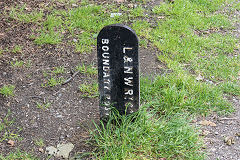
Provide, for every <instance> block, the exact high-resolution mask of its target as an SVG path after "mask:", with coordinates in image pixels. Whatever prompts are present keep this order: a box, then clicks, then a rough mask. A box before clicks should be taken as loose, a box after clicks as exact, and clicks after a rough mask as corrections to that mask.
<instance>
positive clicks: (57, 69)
mask: <svg viewBox="0 0 240 160" xmlns="http://www.w3.org/2000/svg"><path fill="white" fill-rule="evenodd" d="M52 73H54V74H63V73H65V68H64V67H63V66H60V67H55V68H54V70H53V71H52Z"/></svg>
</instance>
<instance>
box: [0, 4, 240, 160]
mask: <svg viewBox="0 0 240 160" xmlns="http://www.w3.org/2000/svg"><path fill="white" fill-rule="evenodd" d="M159 2H160V1H154V4H158V3H159ZM20 3H27V4H28V6H29V7H31V6H32V7H33V6H34V7H36V6H37V7H40V6H38V4H40V2H36V1H27V0H25V1H21V2H20V1H13V0H12V1H8V0H5V1H3V2H0V10H3V9H5V10H8V8H10V6H12V5H14V4H20ZM41 3H44V4H47V3H49V2H48V1H47V0H45V1H41ZM59 7H64V6H59ZM235 14H236V16H238V17H239V19H240V15H239V13H235ZM0 22H1V23H0V47H2V48H9V49H11V48H14V46H16V45H21V46H22V53H20V54H18V53H17V54H15V53H11V52H9V53H7V54H3V55H2V56H1V57H0V86H1V85H4V84H14V85H15V93H14V94H15V96H14V97H4V96H3V95H1V94H0V117H4V115H6V113H7V112H8V110H10V111H11V114H10V117H11V118H13V119H15V124H14V126H13V127H12V129H14V130H15V131H16V132H18V134H19V135H20V137H21V138H22V141H18V142H16V143H15V144H14V146H13V147H11V146H10V145H9V144H7V142H6V141H3V142H1V143H0V154H7V153H9V152H10V151H14V150H15V149H16V148H20V149H21V150H24V151H27V152H30V153H34V155H35V156H37V157H39V158H40V159H46V157H47V155H46V154H45V153H42V152H41V151H39V146H37V145H36V143H35V141H36V140H38V139H43V140H44V147H43V149H45V147H46V146H56V145H57V144H59V143H62V142H72V143H73V144H74V145H75V148H74V151H73V152H72V153H71V155H72V156H73V155H74V154H75V153H77V152H80V153H81V152H87V151H91V149H92V147H91V146H88V145H87V144H86V143H85V140H86V139H88V137H89V135H88V132H87V130H86V128H87V127H88V124H89V122H90V121H92V120H98V119H99V111H98V99H97V98H86V97H82V93H81V92H79V85H80V84H82V83H85V82H88V83H92V82H94V81H95V82H97V75H96V74H94V75H87V74H83V73H78V74H77V75H76V76H75V77H74V78H73V80H72V81H70V82H69V83H67V84H65V85H57V86H55V87H42V84H43V83H46V76H44V73H45V72H47V73H49V72H50V71H52V70H53V69H54V67H57V66H63V67H64V68H65V70H66V72H65V73H63V74H61V76H62V77H63V78H65V79H67V78H68V77H70V76H71V75H72V70H73V69H74V68H75V67H76V66H78V65H81V64H83V63H84V64H86V65H93V66H94V67H95V68H96V63H97V61H96V49H94V50H93V51H92V52H91V53H86V54H87V55H86V54H78V53H75V51H74V48H72V47H71V46H69V45H68V44H67V40H65V41H64V42H63V43H62V44H61V47H59V46H55V45H42V46H38V45H36V44H35V43H34V42H33V39H31V38H30V37H31V33H32V28H34V27H35V25H34V24H31V23H30V24H26V23H20V24H19V23H18V22H16V21H14V20H10V19H9V18H8V17H5V16H4V15H3V14H1V15H0ZM236 26H237V27H238V29H237V30H236V36H239V35H240V28H239V26H240V24H236ZM156 52H157V51H156V49H154V48H152V49H149V48H148V49H144V48H143V47H142V48H140V50H139V54H140V62H141V64H140V71H141V75H142V76H146V75H147V76H153V75H154V74H159V73H161V71H162V70H161V69H160V68H163V67H162V64H161V63H160V62H158V61H157V58H156V56H155V54H156ZM16 60H18V61H20V60H23V61H24V63H27V62H30V63H31V64H30V66H29V67H20V68H16V67H13V66H12V65H11V64H10V63H9V62H11V61H16ZM228 98H229V99H230V101H232V102H233V103H234V106H235V108H236V112H235V113H234V114H233V115H232V116H230V117H228V118H224V117H219V116H214V115H213V116H211V117H208V118H206V119H209V120H211V121H213V122H215V123H216V125H217V126H216V127H210V126H208V127H203V128H202V129H203V130H208V131H209V134H208V135H206V136H205V141H206V151H207V152H209V159H210V160H215V159H217V158H219V159H220V160H238V159H240V148H239V146H240V138H239V137H238V136H236V133H239V132H240V100H239V98H237V97H228ZM37 103H41V104H46V103H50V106H49V107H48V108H42V109H41V108H38V107H37ZM16 126H18V127H19V128H21V129H17V127H16ZM226 136H233V137H234V139H235V143H234V144H232V145H230V146H228V145H226V143H224V137H226Z"/></svg>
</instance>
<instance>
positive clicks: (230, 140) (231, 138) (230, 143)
mask: <svg viewBox="0 0 240 160" xmlns="http://www.w3.org/2000/svg"><path fill="white" fill-rule="evenodd" d="M224 142H225V143H226V144H227V145H229V146H231V145H232V144H234V143H235V140H234V137H232V136H228V137H226V138H225V139H224Z"/></svg>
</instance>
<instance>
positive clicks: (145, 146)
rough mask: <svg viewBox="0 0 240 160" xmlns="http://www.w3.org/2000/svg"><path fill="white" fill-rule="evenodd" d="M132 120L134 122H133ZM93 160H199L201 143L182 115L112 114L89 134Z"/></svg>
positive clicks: (201, 157) (140, 112)
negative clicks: (94, 152)
mask: <svg viewBox="0 0 240 160" xmlns="http://www.w3.org/2000/svg"><path fill="white" fill-rule="evenodd" d="M133 119H134V120H133ZM91 134H92V136H93V138H94V141H95V145H96V146H97V152H96V154H95V155H94V156H95V157H96V158H97V159H160V158H166V159H192V160H193V159H194V160H195V159H196V160H200V159H203V157H204V156H203V153H202V152H201V146H202V141H201V138H200V137H199V136H198V132H197V130H196V129H195V128H194V127H192V126H190V125H189V120H187V119H186V116H185V115H180V114H177V115H175V116H171V117H164V118H162V117H161V118H158V114H157V113H155V112H152V113H149V112H147V111H146V110H144V109H141V110H140V111H139V112H138V113H135V114H133V115H130V116H120V115H118V114H117V113H114V112H112V114H111V115H110V120H109V121H108V123H107V124H106V125H104V124H103V123H101V124H100V126H97V125H96V131H93V132H91Z"/></svg>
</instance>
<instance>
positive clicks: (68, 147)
mask: <svg viewBox="0 0 240 160" xmlns="http://www.w3.org/2000/svg"><path fill="white" fill-rule="evenodd" d="M73 148H74V145H73V144H72V143H66V144H58V145H57V149H58V152H57V154H56V157H62V158H66V159H67V158H68V157H69V153H70V152H71V151H72V150H73Z"/></svg>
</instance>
